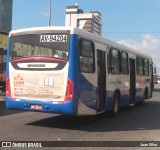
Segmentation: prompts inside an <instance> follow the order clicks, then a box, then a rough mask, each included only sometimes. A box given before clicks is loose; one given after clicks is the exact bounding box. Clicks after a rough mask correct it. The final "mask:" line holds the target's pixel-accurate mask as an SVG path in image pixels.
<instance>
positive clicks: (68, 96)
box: [64, 78, 74, 101]
mask: <svg viewBox="0 0 160 150" xmlns="http://www.w3.org/2000/svg"><path fill="white" fill-rule="evenodd" d="M73 96H74V84H73V81H72V80H71V79H69V78H68V80H67V87H66V94H65V98H64V101H70V100H72V99H73Z"/></svg>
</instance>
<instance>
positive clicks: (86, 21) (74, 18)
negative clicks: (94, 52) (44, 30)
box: [65, 5, 102, 35]
mask: <svg viewBox="0 0 160 150" xmlns="http://www.w3.org/2000/svg"><path fill="white" fill-rule="evenodd" d="M65 25H66V26H72V27H78V28H81V29H84V30H87V31H88V32H92V33H95V34H98V35H101V34H102V20H101V13H99V12H98V11H91V12H90V13H84V11H83V10H82V9H78V6H77V5H76V6H67V7H66V23H65Z"/></svg>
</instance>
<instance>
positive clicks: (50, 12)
mask: <svg viewBox="0 0 160 150" xmlns="http://www.w3.org/2000/svg"><path fill="white" fill-rule="evenodd" d="M51 18H52V0H50V3H49V20H48V25H49V27H50V26H51Z"/></svg>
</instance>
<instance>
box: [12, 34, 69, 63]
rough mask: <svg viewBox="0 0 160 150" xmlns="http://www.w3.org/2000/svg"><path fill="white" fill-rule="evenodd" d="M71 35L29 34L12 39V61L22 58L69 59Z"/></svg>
mask: <svg viewBox="0 0 160 150" xmlns="http://www.w3.org/2000/svg"><path fill="white" fill-rule="evenodd" d="M68 52H69V35H68V34H66V33H64V34H63V33H61V34H57V33H56V34H55V33H54V34H53V33H50V34H48V33H47V34H44V33H43V34H28V35H19V36H13V37H12V38H11V59H18V58H22V57H54V58H59V59H65V60H66V59H68Z"/></svg>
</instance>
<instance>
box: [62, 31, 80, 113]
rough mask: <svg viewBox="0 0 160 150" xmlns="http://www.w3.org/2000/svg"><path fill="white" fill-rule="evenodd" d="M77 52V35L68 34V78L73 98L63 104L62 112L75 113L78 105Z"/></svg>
mask: <svg viewBox="0 0 160 150" xmlns="http://www.w3.org/2000/svg"><path fill="white" fill-rule="evenodd" d="M77 58H79V52H78V35H76V34H73V35H70V51H69V70H68V78H70V79H71V80H72V82H73V83H74V98H73V100H72V103H69V102H66V105H63V107H62V112H66V113H67V112H71V111H72V113H73V114H76V113H77V106H78V80H77V79H78V75H79V69H78V68H79V60H77Z"/></svg>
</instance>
